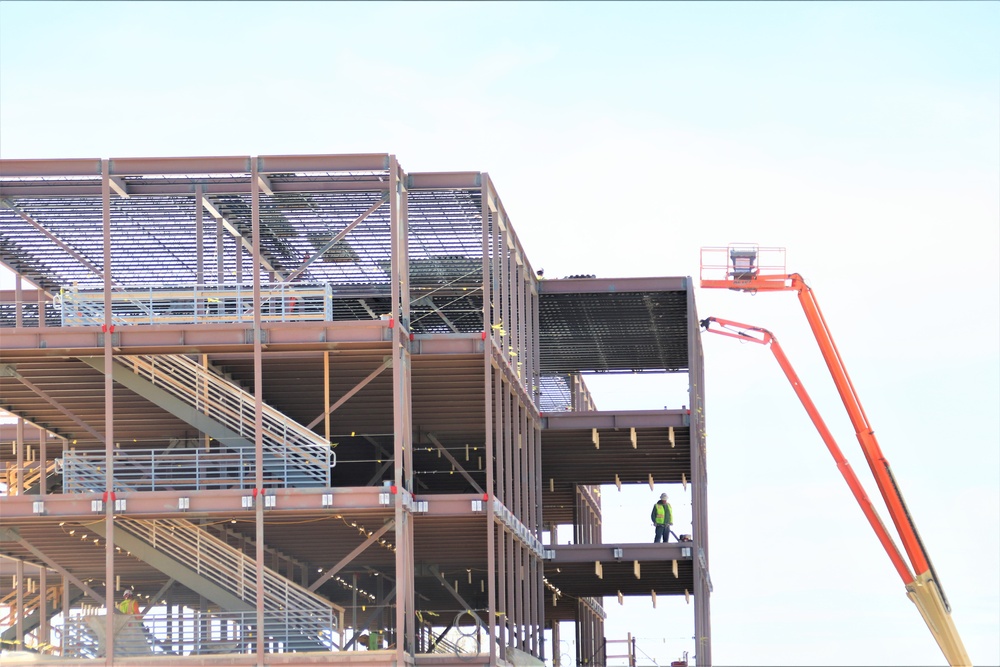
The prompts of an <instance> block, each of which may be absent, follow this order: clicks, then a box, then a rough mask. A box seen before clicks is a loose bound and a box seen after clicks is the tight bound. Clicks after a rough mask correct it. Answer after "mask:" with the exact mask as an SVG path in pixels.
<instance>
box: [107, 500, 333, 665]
mask: <svg viewBox="0 0 1000 667" xmlns="http://www.w3.org/2000/svg"><path fill="white" fill-rule="evenodd" d="M91 528H92V529H93V530H94V532H95V533H98V534H100V535H103V536H105V537H106V535H105V531H104V525H103V524H102V523H100V522H98V523H97V524H94V525H93V526H91ZM114 542H115V545H116V546H119V547H121V548H122V549H125V550H127V551H129V552H130V553H131V554H132V555H133V556H135V557H136V558H139V559H140V560H143V561H145V562H147V563H149V564H150V565H152V566H153V567H155V568H156V569H158V570H160V571H161V572H164V573H165V574H168V575H169V576H170V577H172V578H173V579H175V580H176V581H178V582H179V583H181V584H183V585H185V586H187V587H188V588H191V589H193V590H197V591H198V592H199V593H200V594H202V595H203V596H205V597H206V598H207V599H209V600H211V601H212V602H214V603H215V604H217V605H219V606H220V607H221V608H222V609H225V610H227V611H235V612H252V611H253V610H255V609H256V604H257V602H256V592H257V565H256V562H255V560H254V559H253V558H251V557H250V556H248V555H246V554H244V553H243V552H242V551H240V550H239V549H236V548H235V547H232V546H230V545H228V544H226V543H225V541H223V540H221V539H219V538H217V537H215V536H214V535H212V534H210V533H209V532H208V531H206V530H204V529H202V528H201V527H199V526H198V525H196V524H194V523H192V522H190V521H186V520H183V519H181V520H174V519H157V520H141V519H126V518H121V517H120V518H119V519H117V520H116V522H115V535H114ZM263 589H264V611H265V613H266V615H267V617H268V618H269V619H271V620H270V621H266V622H265V632H270V633H272V634H281V635H286V634H289V633H292V634H296V635H298V636H300V637H302V638H306V639H308V640H309V641H310V642H311V643H313V647H312V650H329V649H330V648H336V647H338V646H339V642H338V641H336V638H337V637H339V636H340V631H341V627H342V621H343V613H344V610H343V608H341V607H339V606H338V605H335V604H333V603H332V602H330V601H329V600H327V599H326V598H324V597H322V596H320V595H317V594H316V593H313V592H312V591H310V590H308V589H306V588H305V587H303V586H300V585H298V584H296V583H295V582H293V581H291V580H289V579H287V578H286V577H284V576H282V575H281V574H278V573H277V572H275V571H273V570H271V569H270V568H268V567H266V566H265V567H264V586H263ZM282 619H283V620H282ZM272 626H273V627H272Z"/></svg>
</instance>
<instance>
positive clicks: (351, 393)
mask: <svg viewBox="0 0 1000 667" xmlns="http://www.w3.org/2000/svg"><path fill="white" fill-rule="evenodd" d="M392 365H393V363H392V357H388V358H386V360H385V361H383V362H382V364H381V365H380V366H379V367H378V368H376V369H375V370H373V371H372V372H371V373H369V374H368V376H367V377H366V378H365V379H364V380H362V381H361V382H359V383H358V384H356V385H354V387H353V388H352V389H351V390H350V391H348V392H347V393H346V394H344V395H343V396H341V397H340V398H339V399H337V402H336V403H334V404H333V405H331V406H330V407H328V408H327V409H326V410H324V411H323V412H322V413H320V414H319V415H318V416H317V417H316V418H315V419H313V420H312V421H311V422H309V423H308V424H306V428H308V429H312V427H313V426H315V425H316V424H318V423H320V421H322V420H323V418H325V417H326V416H327V415H329V414H332V413H333V412H334V411H335V410H336V409H337V408H339V407H340V406H341V405H343V404H344V403H346V402H347V401H348V400H350V398H351V397H352V396H354V395H355V394H356V393H358V392H359V391H361V390H362V389H364V388H365V386H366V385H367V384H368V383H369V382H371V381H372V380H374V379H375V378H376V377H378V376H379V375H380V374H381V373H382V371H384V370H385V369H386V368H389V367H390V366H392Z"/></svg>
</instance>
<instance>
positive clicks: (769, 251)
mask: <svg viewBox="0 0 1000 667" xmlns="http://www.w3.org/2000/svg"><path fill="white" fill-rule="evenodd" d="M720 255H722V257H721V260H720V259H719V258H720ZM779 262H780V263H779ZM701 287H703V288H723V289H731V290H738V291H743V292H751V293H756V292H790V291H794V292H796V293H797V294H798V297H799V303H800V304H801V305H802V310H803V311H804V312H805V315H806V320H807V321H808V323H809V327H810V328H811V329H812V332H813V335H814V336H815V338H816V342H817V343H818V344H819V348H820V353H821V354H822V355H823V360H824V361H825V362H826V365H827V368H828V369H829V370H830V375H831V376H832V377H833V382H834V384H835V385H836V387H837V391H838V393H839V394H840V397H841V400H843V402H844V407H845V408H846V409H847V414H848V416H849V417H850V419H851V423H852V425H853V426H854V431H855V434H856V435H857V438H858V442H859V443H860V444H861V449H862V451H863V452H864V455H865V460H866V461H867V462H868V467H869V468H870V469H871V471H872V474H873V475H874V477H875V483H876V484H877V485H878V488H879V491H880V492H881V494H882V498H883V500H884V501H885V505H886V508H887V509H888V511H889V516H890V517H891V518H892V522H893V524H894V525H895V527H896V532H897V534H898V535H899V537H900V539H901V541H902V543H903V548H904V550H905V551H906V554H907V556H908V557H909V562H910V564H911V565H912V567H913V571H914V572H915V574H914V573H911V571H910V567H909V566H908V565H907V564H906V562H904V561H903V558H902V556H901V555H900V553H899V550H898V549H897V548H896V545H895V543H894V542H893V540H892V537H891V536H890V535H889V534H888V532H887V531H886V529H885V526H884V525H883V523H882V521H881V519H880V518H879V516H878V514H877V512H876V511H875V508H874V506H873V505H872V503H871V501H870V500H869V499H868V497H867V495H866V494H865V492H864V490H863V489H862V488H861V485H860V483H859V482H858V479H857V477H856V476H855V474H854V471H853V470H852V469H851V467H850V465H849V464H848V462H847V460H846V459H845V458H844V456H843V453H842V452H841V451H840V448H839V447H838V446H837V443H836V442H835V441H834V439H833V436H832V435H831V434H830V431H829V429H828V428H827V427H826V424H825V423H824V422H823V420H822V418H821V417H820V416H819V413H818V411H817V410H816V406H815V405H814V404H813V403H812V400H811V399H810V398H809V395H808V394H807V393H806V391H805V388H804V387H803V386H802V383H801V382H800V381H799V379H798V376H797V375H796V374H795V371H794V369H793V368H792V366H791V364H790V363H789V361H788V358H787V357H786V356H785V354H784V351H783V350H782V349H781V346H780V345H778V342H777V340H775V339H774V336H773V335H772V334H771V333H770V332H769V331H767V330H766V329H761V328H759V327H752V326H747V325H742V324H739V323H737V322H729V321H727V320H720V319H717V318H711V317H710V318H707V319H706V320H703V321H702V325H703V326H705V327H706V329H707V330H708V331H710V332H712V333H719V334H722V335H726V336H730V337H732V338H737V339H739V340H750V341H752V342H756V343H760V344H762V345H767V346H769V347H770V348H771V351H772V353H773V354H774V356H775V358H776V359H777V360H778V364H779V365H780V366H781V368H782V370H783V371H784V372H785V375H786V377H787V378H788V380H789V382H791V384H792V388H793V389H794V390H795V393H796V394H797V395H798V397H799V400H800V401H801V402H802V404H803V406H805V408H806V412H808V413H809V417H810V418H811V419H812V421H813V424H815V426H816V428H817V430H818V431H819V433H820V436H821V437H822V438H823V442H824V443H826V446H827V449H829V450H830V453H831V454H832V455H833V457H834V459H835V460H836V462H837V466H838V467H839V468H840V471H841V474H842V475H843V476H844V479H845V480H846V481H847V484H848V486H849V487H850V488H851V492H852V493H853V494H854V497H855V499H856V500H857V501H858V504H859V505H860V506H861V509H862V511H863V512H864V513H865V516H866V517H867V518H868V522H869V523H870V524H871V526H872V528H873V529H874V530H875V534H876V535H877V536H878V539H879V541H880V542H881V543H882V546H883V548H885V550H886V553H887V554H888V555H889V558H890V560H891V561H892V563H893V566H894V567H895V568H896V571H897V572H898V573H899V575H900V577H901V578H902V579H903V584H904V585H905V587H906V592H907V597H909V598H910V600H911V601H912V602H913V603H914V604H916V606H917V609H918V610H919V611H920V615H921V616H922V617H923V619H924V622H925V623H926V624H927V627H928V628H929V629H930V631H931V634H932V635H933V636H934V639H935V641H937V643H938V646H939V647H940V648H941V652H942V653H943V654H944V656H945V658H946V659H947V660H948V663H949V664H950V665H952V666H953V667H960V666H970V667H971V665H972V662H971V660H970V659H969V655H968V653H967V652H966V650H965V645H964V644H963V643H962V639H961V637H960V636H959V634H958V630H957V628H956V627H955V624H954V621H953V620H952V618H951V607H950V606H949V605H948V601H947V599H946V598H945V596H944V593H943V591H942V590H941V588H940V586H939V584H938V579H937V575H936V574H935V573H934V568H933V565H931V562H930V558H929V556H928V555H927V552H926V550H925V549H924V545H923V542H921V540H920V535H919V534H918V533H917V528H916V525H915V524H914V522H913V519H912V517H911V516H910V513H909V510H907V508H906V503H905V502H904V501H903V497H902V495H901V493H900V491H899V486H898V484H897V482H896V479H895V477H894V476H893V474H892V469H891V468H890V467H889V461H888V460H886V458H885V455H884V454H883V453H882V449H881V448H880V447H879V444H878V440H877V439H876V438H875V432H874V430H873V429H872V427H871V424H870V423H869V421H868V416H867V415H866V414H865V411H864V408H863V407H862V406H861V400H860V399H859V398H858V395H857V392H856V391H855V389H854V384H853V383H852V382H851V378H850V376H849V375H848V373H847V369H846V367H845V366H844V363H843V360H842V359H841V357H840V352H839V351H838V350H837V346H836V344H835V343H834V341H833V337H832V336H831V334H830V330H829V327H828V326H827V324H826V320H825V319H824V318H823V313H822V311H821V310H820V307H819V303H818V302H817V301H816V298H815V295H814V294H813V291H812V289H811V288H810V287H809V286H808V285H807V284H806V283H805V281H804V280H803V279H802V276H800V275H799V274H797V273H791V274H788V273H785V270H784V249H783V248H759V247H757V246H755V245H732V246H729V247H727V248H703V249H702V262H701ZM713 323H717V324H719V325H720V326H723V327H726V328H730V327H734V328H735V329H736V330H735V331H733V330H719V329H713V328H711V325H712V324H713ZM751 332H753V333H751Z"/></svg>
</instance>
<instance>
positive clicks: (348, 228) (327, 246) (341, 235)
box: [285, 195, 389, 282]
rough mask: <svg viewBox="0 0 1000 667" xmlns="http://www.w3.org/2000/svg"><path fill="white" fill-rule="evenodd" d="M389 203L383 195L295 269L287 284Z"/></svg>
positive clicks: (287, 279) (387, 196) (387, 197)
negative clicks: (383, 205)
mask: <svg viewBox="0 0 1000 667" xmlns="http://www.w3.org/2000/svg"><path fill="white" fill-rule="evenodd" d="M387 201H389V195H383V196H382V198H381V199H379V200H378V201H377V202H375V203H374V204H372V206H371V208H369V209H368V210H367V211H365V212H364V213H362V214H361V215H359V216H358V217H357V218H355V219H354V222H352V223H351V224H349V225H347V226H346V227H344V228H343V229H342V230H340V232H338V233H337V235H336V236H334V237H333V238H332V239H330V240H329V241H327V242H326V244H325V245H324V246H323V247H322V248H320V249H319V250H317V251H316V252H315V253H313V255H312V257H310V258H309V259H307V260H305V261H304V262H302V263H301V264H299V268H297V269H295V270H294V271H292V272H291V273H289V274H288V277H287V278H285V282H289V281H292V280H295V279H296V278H298V277H299V276H300V275H302V273H303V272H304V271H305V270H306V269H308V268H309V265H310V264H312V263H313V262H315V261H316V260H317V259H319V258H320V257H322V256H323V255H324V254H325V253H326V252H327V251H328V250H329V249H330V248H332V247H333V246H335V245H337V244H338V243H340V242H341V241H342V240H343V239H344V237H345V236H347V234H348V232H350V231H351V230H352V229H354V228H355V227H357V226H358V225H360V224H361V223H362V221H364V219H365V218H367V217H368V216H369V215H371V214H372V213H374V212H375V211H377V210H378V208H379V207H380V206H382V204H384V203H386V202H387Z"/></svg>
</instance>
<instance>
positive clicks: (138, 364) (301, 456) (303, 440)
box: [115, 355, 336, 486]
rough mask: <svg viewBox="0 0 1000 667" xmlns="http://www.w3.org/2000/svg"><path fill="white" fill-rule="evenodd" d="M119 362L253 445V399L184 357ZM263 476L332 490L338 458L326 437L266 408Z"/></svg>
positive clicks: (131, 358) (122, 358)
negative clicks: (332, 479)
mask: <svg viewBox="0 0 1000 667" xmlns="http://www.w3.org/2000/svg"><path fill="white" fill-rule="evenodd" d="M115 361H117V362H118V363H120V364H122V365H123V366H125V367H127V368H128V369H129V370H131V371H132V372H133V373H135V374H136V375H138V376H140V377H142V378H145V379H146V380H148V381H149V382H152V383H153V384H154V385H155V386H157V387H159V388H161V389H163V390H165V391H167V392H169V393H170V394H172V395H174V396H176V397H177V398H179V399H181V400H183V401H184V402H185V403H187V404H188V405H191V406H192V407H194V408H195V409H196V410H198V411H199V412H201V413H203V414H205V415H207V416H209V417H211V418H212V419H214V420H215V421H217V422H219V423H220V424H224V425H225V426H226V427H228V428H229V429H230V430H232V431H234V432H235V433H237V434H238V435H239V436H241V437H242V438H244V439H246V440H248V441H250V442H253V440H254V433H255V425H254V406H255V401H254V397H253V396H251V395H250V394H249V393H247V392H246V391H244V390H243V388H242V387H240V386H239V385H238V384H236V383H235V382H231V381H229V380H227V379H225V378H223V377H220V376H219V375H217V374H216V373H214V372H213V371H211V370H210V369H208V368H205V367H204V366H201V365H200V364H198V363H197V362H195V361H192V360H191V359H188V358H187V357H185V356H182V355H162V356H118V357H115ZM262 423H263V432H262V435H263V447H264V456H265V461H264V473H265V475H270V476H277V477H279V478H281V479H283V480H285V485H286V486H328V485H329V480H330V466H332V465H336V458H335V455H334V454H333V450H332V449H331V447H330V445H329V443H327V442H326V440H325V439H324V438H323V436H321V435H318V434H316V433H313V432H312V431H310V430H309V429H307V428H306V427H305V426H303V425H301V424H299V423H298V422H296V421H294V420H292V419H289V418H288V417H287V416H285V415H284V414H282V413H281V412H279V411H278V410H276V409H274V408H272V407H271V406H269V405H267V404H265V405H264V408H263V415H262Z"/></svg>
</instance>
